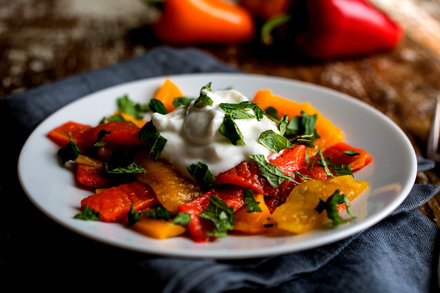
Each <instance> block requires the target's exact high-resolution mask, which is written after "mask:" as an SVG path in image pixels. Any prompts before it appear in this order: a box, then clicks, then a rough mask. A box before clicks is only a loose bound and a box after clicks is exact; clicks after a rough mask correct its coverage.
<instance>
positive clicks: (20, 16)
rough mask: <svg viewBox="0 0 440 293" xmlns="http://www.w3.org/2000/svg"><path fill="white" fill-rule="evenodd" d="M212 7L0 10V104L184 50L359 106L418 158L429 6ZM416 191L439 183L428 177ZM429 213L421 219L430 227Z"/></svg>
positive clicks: (439, 53) (288, 0) (196, 3)
mask: <svg viewBox="0 0 440 293" xmlns="http://www.w3.org/2000/svg"><path fill="white" fill-rule="evenodd" d="M219 2H221V1H220V0H210V1H208V0H206V1H203V0H164V1H160V0H159V1H158V0H155V1H153V0H151V1H148V0H145V1H141V0H125V1H120V0H93V1H90V0H14V1H10V0H0V98H1V97H4V96H7V95H11V94H14V93H19V92H22V91H25V90H28V89H31V88H35V87H38V86H40V85H44V84H47V83H50V82H54V81H57V80H60V79H63V78H66V77H69V76H73V75H75V74H79V73H83V72H87V71H90V70H95V69H99V68H102V67H106V66H109V65H113V64H116V63H119V62H122V61H124V60H127V59H130V58H132V57H135V56H138V55H141V54H143V53H145V52H147V51H149V50H151V49H152V48H155V47H158V46H161V45H167V46H171V47H175V48H184V47H194V48H198V49H200V50H202V51H204V52H206V53H207V54H210V55H212V56H214V57H216V58H217V59H219V60H220V61H222V62H224V63H226V64H228V65H230V66H232V67H234V68H236V69H238V70H241V71H243V72H248V73H257V74H266V75H272V76H281V77H287V78H291V79H296V80H302V81H306V82H310V83H313V84H319V85H322V86H325V87H329V88H332V89H336V90H338V91H341V92H344V93H347V94H349V95H351V96H353V97H355V98H357V99H360V100H362V101H364V102H366V103H368V104H370V105H372V106H374V107H375V108H376V109H378V110H379V111H381V112H383V113H385V114H386V115H387V116H388V117H390V118H391V119H392V120H394V121H395V122H396V123H397V124H398V125H399V126H400V127H401V128H402V129H403V130H404V131H405V132H406V133H407V135H408V136H409V138H410V140H411V141H412V143H413V145H414V147H415V149H416V152H417V153H418V154H421V155H424V152H425V149H426V141H427V137H428V132H429V126H430V121H431V117H432V111H433V108H434V103H435V97H436V96H437V95H438V94H440V79H439V76H440V0H371V1H366V0H307V1H306V0H285V1H280V0H272V1H269V0H250V1H249V0H248V1H229V2H231V3H235V4H236V5H238V6H236V7H233V8H231V7H230V6H228V5H226V6H225V5H224V4H222V3H219ZM225 19H226V20H225ZM228 19H229V20H228ZM231 19H232V20H231ZM204 21H205V22H206V23H209V24H210V25H204ZM417 180H418V182H420V183H428V182H431V183H437V184H438V182H439V179H438V176H437V175H436V173H435V172H434V171H433V172H424V173H420V174H419V175H418V179H417ZM439 202H440V200H439V196H438V195H437V197H436V198H434V199H433V200H431V202H430V203H429V204H427V205H425V206H424V207H421V209H422V210H423V212H424V213H425V214H427V215H428V216H430V217H431V218H433V219H435V220H436V219H438V218H440V208H439Z"/></svg>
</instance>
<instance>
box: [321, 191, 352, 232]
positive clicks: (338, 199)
mask: <svg viewBox="0 0 440 293" xmlns="http://www.w3.org/2000/svg"><path fill="white" fill-rule="evenodd" d="M343 203H345V205H346V207H347V213H348V214H349V215H350V216H351V217H352V219H354V218H355V217H354V216H353V215H352V214H351V211H350V201H349V200H348V198H347V196H345V195H344V194H341V193H340V191H339V189H337V190H336V191H335V192H334V193H333V194H332V195H331V196H330V197H329V198H327V200H326V201H324V200H323V199H322V198H320V199H319V203H318V205H317V206H316V208H315V210H316V211H317V212H318V213H322V212H323V211H324V210H325V211H327V217H328V218H329V219H330V220H332V221H333V225H334V226H338V225H339V224H341V223H342V222H343V220H342V218H341V217H340V216H339V213H338V207H337V205H339V204H343Z"/></svg>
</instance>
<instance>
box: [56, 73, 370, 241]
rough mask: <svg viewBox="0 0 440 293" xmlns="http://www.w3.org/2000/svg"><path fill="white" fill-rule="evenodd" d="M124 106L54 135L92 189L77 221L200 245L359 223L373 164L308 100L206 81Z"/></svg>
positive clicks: (166, 86) (168, 86) (61, 153)
mask: <svg viewBox="0 0 440 293" xmlns="http://www.w3.org/2000/svg"><path fill="white" fill-rule="evenodd" d="M116 105H117V110H116V111H115V112H113V113H110V114H109V116H106V117H103V118H102V119H101V121H100V123H99V124H98V125H86V124H82V123H80V122H79V121H67V122H65V123H63V124H62V125H59V126H58V127H56V128H54V129H53V130H51V131H50V132H49V133H48V138H49V139H51V140H52V141H53V142H54V143H55V144H56V145H57V146H58V147H59V149H58V152H57V155H58V158H59V160H60V163H61V164H63V165H69V166H72V170H73V172H74V178H75V180H76V183H78V184H79V186H81V187H84V188H86V189H88V190H90V191H89V193H85V195H84V198H83V199H82V200H81V202H80V203H78V205H79V207H80V212H79V213H78V214H77V215H75V218H77V219H82V220H97V221H103V222H113V223H119V224H122V225H125V226H126V227H127V228H129V229H132V230H134V231H137V232H139V233H142V234H144V235H146V236H149V237H152V238H156V239H167V238H171V237H176V236H182V237H189V238H190V239H192V240H193V241H194V242H197V243H203V242H209V241H215V240H217V239H218V238H219V237H224V236H226V235H228V234H231V233H232V234H248V235H255V234H274V233H278V232H280V231H282V232H283V233H292V234H303V233H307V232H309V231H312V230H314V229H317V228H319V227H321V226H323V224H324V223H326V222H328V223H332V224H333V225H334V226H337V225H339V224H341V223H343V222H345V221H350V220H351V219H353V218H355V215H353V214H352V213H351V210H350V203H351V201H353V200H355V198H356V197H357V196H359V195H360V194H362V193H363V192H364V191H365V190H366V189H367V188H368V182H365V181H362V180H356V179H355V178H354V175H353V172H356V171H358V170H360V169H362V168H363V167H365V166H366V165H368V164H369V163H370V162H371V161H372V157H371V156H370V154H369V153H368V152H367V151H366V150H364V149H362V148H361V147H359V146H351V145H349V144H347V143H345V142H344V133H343V131H342V130H341V129H340V128H338V127H337V126H335V125H333V124H332V122H331V121H330V120H328V119H327V118H325V117H324V116H323V115H322V114H321V113H320V112H318V111H317V110H316V109H315V108H314V107H312V105H310V104H309V103H305V104H301V103H297V102H294V101H290V100H288V99H285V98H283V97H279V96H276V95H274V94H272V92H271V91H270V90H267V89H262V90H259V91H257V92H256V93H255V96H254V97H253V100H249V99H248V98H247V97H245V96H244V95H243V94H242V93H240V92H239V91H238V90H235V89H220V90H215V91H214V90H212V85H211V83H208V84H206V85H204V86H203V87H202V88H201V90H200V92H199V93H197V95H196V96H195V97H189V96H184V95H183V92H182V91H181V90H180V88H179V87H178V86H177V85H176V84H175V83H174V82H173V81H172V80H171V79H169V78H167V79H165V80H164V82H163V83H162V85H161V86H159V88H158V90H157V93H156V94H155V95H154V96H153V97H152V98H151V100H149V97H145V103H136V102H134V101H133V100H131V99H130V97H128V96H127V95H124V96H122V97H119V98H117V100H116ZM91 190H93V192H92V191H91ZM344 211H345V212H344ZM342 212H344V213H343V215H341V213H342Z"/></svg>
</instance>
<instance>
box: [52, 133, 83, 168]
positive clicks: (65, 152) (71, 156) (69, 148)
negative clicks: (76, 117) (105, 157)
mask: <svg viewBox="0 0 440 293" xmlns="http://www.w3.org/2000/svg"><path fill="white" fill-rule="evenodd" d="M65 132H66V134H67V136H68V137H69V143H68V144H67V145H66V146H65V147H62V148H60V149H59V150H58V152H57V154H58V158H59V159H60V161H61V163H62V164H65V163H66V162H68V161H74V160H76V158H78V155H79V154H80V150H79V148H78V145H77V144H76V142H75V141H74V140H73V138H72V136H71V135H70V134H69V133H67V131H65Z"/></svg>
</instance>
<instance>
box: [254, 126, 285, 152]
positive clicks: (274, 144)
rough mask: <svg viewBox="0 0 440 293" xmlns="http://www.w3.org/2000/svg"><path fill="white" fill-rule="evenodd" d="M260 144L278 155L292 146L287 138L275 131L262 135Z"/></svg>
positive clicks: (259, 140)
mask: <svg viewBox="0 0 440 293" xmlns="http://www.w3.org/2000/svg"><path fill="white" fill-rule="evenodd" d="M258 142H259V143H260V144H262V145H263V146H265V147H266V148H267V149H268V150H270V151H272V152H274V153H278V152H280V151H281V150H284V149H287V148H290V147H291V146H292V144H291V143H290V141H289V140H288V139H287V138H286V137H284V136H282V135H279V134H278V133H276V132H275V131H273V130H266V131H264V132H263V133H261V134H260V137H259V138H258Z"/></svg>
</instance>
